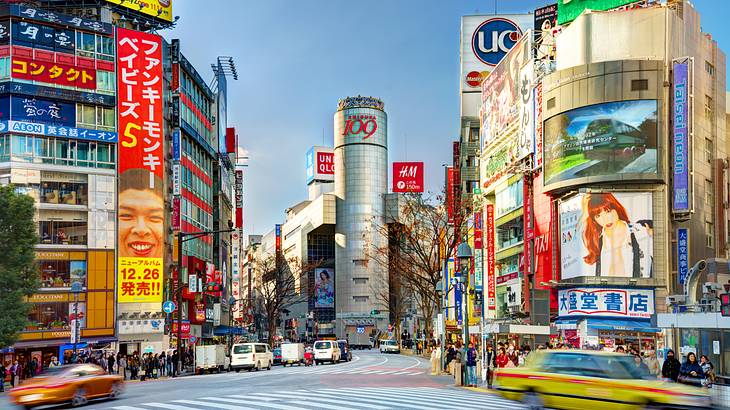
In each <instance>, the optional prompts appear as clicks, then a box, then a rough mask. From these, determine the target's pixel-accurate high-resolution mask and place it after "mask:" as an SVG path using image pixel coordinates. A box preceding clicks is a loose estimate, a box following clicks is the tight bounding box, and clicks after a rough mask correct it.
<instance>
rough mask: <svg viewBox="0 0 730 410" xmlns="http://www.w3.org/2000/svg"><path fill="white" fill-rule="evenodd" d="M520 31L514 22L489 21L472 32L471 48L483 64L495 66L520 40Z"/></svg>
mask: <svg viewBox="0 0 730 410" xmlns="http://www.w3.org/2000/svg"><path fill="white" fill-rule="evenodd" d="M520 37H522V30H520V27H519V26H517V24H515V23H514V22H512V21H510V20H507V19H504V18H499V17H498V18H493V19H489V20H487V21H485V22H483V23H482V24H480V25H479V27H477V29H476V30H474V34H473V35H472V37H471V48H472V50H473V51H474V55H475V56H477V58H478V59H479V61H481V62H483V63H484V64H487V65H491V66H495V65H497V64H498V63H499V61H500V60H502V57H504V56H505V55H506V54H507V52H509V50H510V49H511V48H512V47H513V46H514V45H515V44H516V43H517V42H518V41H519V40H520Z"/></svg>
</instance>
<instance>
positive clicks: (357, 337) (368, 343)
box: [349, 333, 373, 350]
mask: <svg viewBox="0 0 730 410" xmlns="http://www.w3.org/2000/svg"><path fill="white" fill-rule="evenodd" d="M349 341H350V347H351V348H352V349H361V350H365V349H368V350H370V349H372V348H373V338H372V337H370V336H368V335H367V334H366V333H353V334H351V335H350V337H349Z"/></svg>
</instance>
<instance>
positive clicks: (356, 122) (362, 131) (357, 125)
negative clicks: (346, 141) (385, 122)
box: [342, 114, 378, 140]
mask: <svg viewBox="0 0 730 410" xmlns="http://www.w3.org/2000/svg"><path fill="white" fill-rule="evenodd" d="M377 130H378V122H377V120H376V118H375V116H374V115H364V114H357V115H348V116H347V120H346V121H345V130H344V131H342V135H344V136H346V137H347V136H349V135H353V136H354V135H362V139H363V140H366V139H368V138H370V137H372V136H373V134H375V131H377Z"/></svg>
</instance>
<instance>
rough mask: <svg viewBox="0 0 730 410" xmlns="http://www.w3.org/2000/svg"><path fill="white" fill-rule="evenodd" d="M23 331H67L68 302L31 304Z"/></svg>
mask: <svg viewBox="0 0 730 410" xmlns="http://www.w3.org/2000/svg"><path fill="white" fill-rule="evenodd" d="M31 306H32V308H31V311H30V314H29V315H28V322H29V323H28V325H27V326H26V328H25V330H29V331H33V330H66V329H69V321H68V312H69V303H68V302H44V303H33V304H32V305H31Z"/></svg>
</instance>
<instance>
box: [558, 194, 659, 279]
mask: <svg viewBox="0 0 730 410" xmlns="http://www.w3.org/2000/svg"><path fill="white" fill-rule="evenodd" d="M652 217H653V215H652V198H651V193H650V192H616V193H608V192H604V193H588V194H578V195H576V196H574V197H572V198H570V199H568V200H566V201H563V202H561V203H560V255H561V267H562V269H561V274H562V278H563V279H572V278H577V277H584V276H597V277H622V278H651V277H652V268H653V263H654V238H653V231H654V224H653V218H652Z"/></svg>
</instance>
